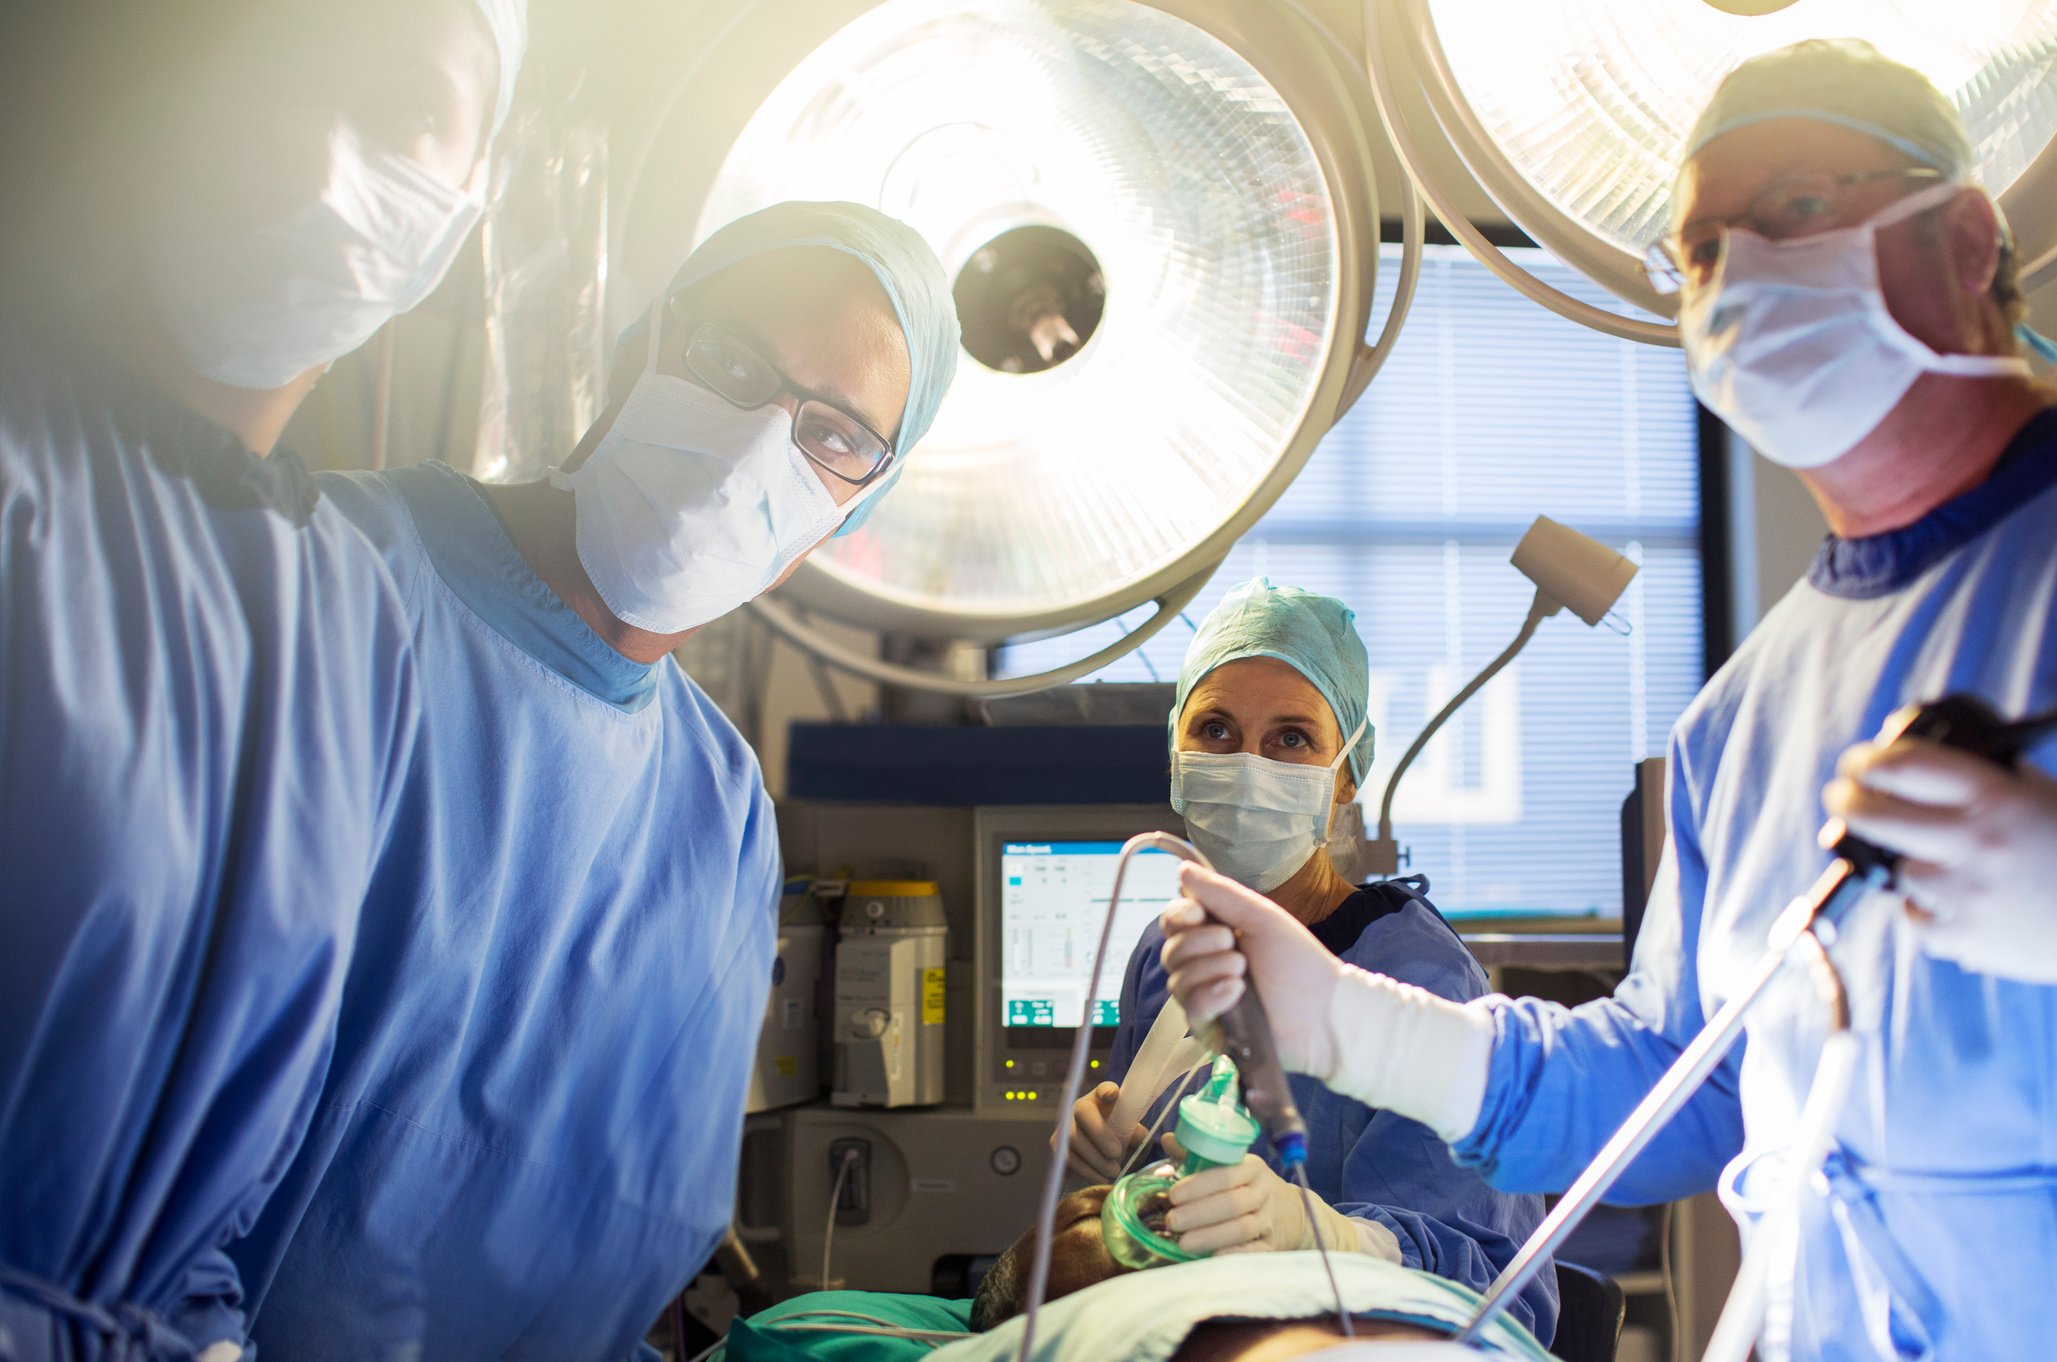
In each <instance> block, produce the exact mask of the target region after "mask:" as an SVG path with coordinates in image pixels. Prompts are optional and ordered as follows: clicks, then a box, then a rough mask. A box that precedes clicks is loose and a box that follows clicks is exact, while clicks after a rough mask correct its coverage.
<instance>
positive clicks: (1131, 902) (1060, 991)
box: [1000, 841, 1179, 1030]
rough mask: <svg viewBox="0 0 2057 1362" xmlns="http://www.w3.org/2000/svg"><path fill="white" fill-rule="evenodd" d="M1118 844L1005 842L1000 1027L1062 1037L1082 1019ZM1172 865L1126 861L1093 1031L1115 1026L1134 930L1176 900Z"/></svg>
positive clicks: (1172, 861) (1159, 857)
mask: <svg viewBox="0 0 2057 1362" xmlns="http://www.w3.org/2000/svg"><path fill="white" fill-rule="evenodd" d="M1121 845H1122V844H1121V843H1120V842H1083V841H1081V842H1014V841H1010V842H1005V843H1003V844H1002V845H1001V854H1000V1022H1001V1025H1003V1026H1007V1027H1024V1028H1034V1029H1055V1028H1063V1029H1066V1030H1069V1029H1072V1028H1075V1027H1077V1026H1078V1025H1079V1023H1080V1021H1081V1019H1082V1018H1083V1017H1084V1015H1085V1004H1086V975H1087V973H1088V972H1089V971H1090V970H1091V969H1092V967H1093V947H1094V946H1095V945H1096V944H1097V943H1098V942H1099V939H1100V924H1101V922H1102V921H1103V920H1104V919H1105V918H1106V916H1107V898H1108V895H1109V894H1110V893H1112V892H1113V889H1114V867H1115V863H1116V862H1117V861H1118V860H1119V859H1120V858H1121ZM1178 866H1179V859H1178V857H1176V856H1173V855H1171V854H1170V853H1168V852H1163V851H1142V852H1138V853H1137V854H1136V855H1135V856H1133V857H1131V858H1130V860H1129V867H1128V877H1127V879H1126V880H1125V881H1124V883H1123V885H1122V891H1121V906H1120V908H1118V909H1117V910H1116V911H1115V918H1114V935H1113V936H1112V938H1111V939H1110V940H1109V942H1108V946H1107V962H1106V964H1105V965H1103V966H1102V967H1101V970H1100V987H1099V989H1098V991H1097V993H1096V994H1095V996H1094V998H1093V1000H1092V1001H1093V1009H1092V1024H1093V1025H1095V1026H1113V1025H1114V1024H1115V1023H1117V1022H1118V1021H1120V1020H1121V1017H1120V998H1121V979H1122V975H1123V973H1124V972H1125V971H1126V969H1127V968H1128V960H1129V956H1130V955H1131V954H1132V953H1133V952H1134V951H1135V947H1136V942H1137V940H1139V939H1140V938H1141V936H1142V934H1143V929H1144V928H1145V927H1147V926H1149V924H1150V923H1151V921H1152V920H1153V919H1155V918H1156V916H1157V915H1158V914H1159V913H1161V912H1163V911H1164V905H1165V904H1166V903H1168V902H1169V901H1170V900H1171V899H1172V898H1174V897H1175V896H1176V895H1177V893H1178Z"/></svg>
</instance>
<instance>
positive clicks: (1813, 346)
mask: <svg viewBox="0 0 2057 1362" xmlns="http://www.w3.org/2000/svg"><path fill="white" fill-rule="evenodd" d="M1960 189H1961V186H1959V185H1955V184H1941V185H1937V186H1935V187H1934V188H1932V189H1925V190H1922V191H1921V192H1920V193H1917V194H1910V195H1908V196H1907V197H1906V198H1904V199H1902V200H1900V201H1899V202H1898V203H1895V204H1893V205H1891V206H1890V207H1888V208H1886V209H1885V210H1884V211H1883V212H1881V213H1879V214H1877V215H1876V216H1874V217H1872V218H1871V219H1869V220H1868V221H1866V222H1862V223H1859V224H1858V225H1857V226H1855V227H1847V228H1842V229H1840V230H1837V231H1832V232H1819V233H1816V234H1815V235H1813V236H1804V237H1795V238H1793V239H1790V240H1786V241H1770V240H1767V239H1766V238H1764V237H1762V236H1759V235H1758V234H1757V233H1755V232H1751V231H1747V230H1743V229H1740V228H1738V229H1732V230H1731V231H1730V232H1729V234H1728V250H1727V254H1726V256H1725V258H1724V259H1723V261H1722V265H1721V270H1720V273H1719V274H1718V275H1717V276H1716V277H1715V278H1714V279H1713V280H1711V281H1710V282H1709V283H1708V284H1707V286H1706V287H1705V288H1703V289H1701V290H1699V292H1698V293H1697V294H1696V295H1695V296H1694V297H1692V298H1690V299H1688V300H1687V302H1686V303H1685V305H1684V306H1683V307H1682V308H1681V309H1680V311H1679V319H1678V321H1679V332H1680V335H1681V337H1682V338H1683V339H1684V341H1685V347H1686V357H1687V360H1688V362H1689V364H1690V367H1691V370H1692V376H1693V391H1694V392H1696V393H1698V394H1699V396H1700V400H1701V401H1702V402H1705V403H1706V404H1707V405H1708V406H1709V407H1710V408H1712V409H1713V411H1714V412H1715V414H1716V415H1718V416H1720V417H1721V419H1722V420H1724V421H1726V422H1728V424H1729V425H1730V426H1731V427H1733V428H1734V429H1735V432H1736V434H1738V435H1740V436H1742V437H1743V438H1744V439H1745V440H1747V441H1749V442H1750V444H1751V445H1752V446H1753V447H1755V448H1756V449H1757V450H1759V451H1760V452H1761V453H1763V455H1764V456H1765V457H1766V458H1768V459H1770V460H1771V461H1772V462H1774V463H1779V464H1783V465H1785V466H1786V467H1788V468H1819V467H1821V466H1822V465H1823V464H1825V463H1829V462H1831V461H1833V460H1835V459H1838V458H1841V457H1842V456H1843V455H1844V454H1847V453H1848V452H1849V451H1850V449H1851V448H1852V447H1853V446H1854V445H1856V443H1857V442H1858V441H1859V440H1862V439H1863V438H1864V437H1865V436H1866V435H1869V434H1870V433H1871V432H1872V431H1873V430H1874V429H1876V428H1877V426H1878V423H1879V422H1880V421H1883V420H1884V419H1885V418H1886V414H1887V413H1888V412H1890V411H1892V409H1893V408H1894V407H1895V406H1897V405H1898V404H1899V401H1900V399H1901V398H1902V397H1904V396H1906V394H1907V390H1908V389H1909V388H1911V387H1913V386H1914V381H1915V380H1916V379H1918V378H1920V377H1921V376H1922V374H1924V373H1940V374H1958V375H1964V376H1968V377H1973V378H1999V377H2006V376H2010V375H2016V374H2019V375H2024V376H2025V375H2027V373H2028V372H2029V369H2028V362H2027V361H2026V360H2023V359H2018V358H2015V357H2013V356H2007V355H1943V354H1938V353H1936V352H1935V351H1934V350H1931V349H1930V348H1929V347H1928V346H1926V345H1924V344H1923V343H1922V342H1921V341H1919V340H1917V339H1916V338H1915V337H1914V336H1913V335H1911V334H1910V333H1909V332H1908V331H1907V329H1906V328H1905V327H1903V326H1901V325H1900V323H1899V322H1897V321H1895V320H1894V319H1893V314H1892V312H1891V311H1890V310H1888V308H1887V307H1886V299H1885V294H1884V292H1883V290H1882V288H1881V286H1880V283H1879V273H1878V231H1879V229H1880V228H1882V227H1888V226H1891V225H1892V224H1893V223H1896V222H1901V221H1904V220H1905V219H1907V218H1910V217H1912V216H1914V215H1915V214H1916V213H1920V212H1923V211H1926V210H1927V209H1930V208H1934V207H1936V206H1937V205H1939V204H1943V203H1948V202H1949V201H1950V199H1951V198H1952V197H1954V196H1955V195H1956V194H1957V193H1958V192H1959V190H1960Z"/></svg>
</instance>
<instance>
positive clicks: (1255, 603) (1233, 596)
mask: <svg viewBox="0 0 2057 1362" xmlns="http://www.w3.org/2000/svg"><path fill="white" fill-rule="evenodd" d="M1356 621H1357V615H1356V613H1355V612H1354V611H1352V610H1351V609H1350V607H1349V606H1347V605H1344V604H1343V603H1342V602H1341V601H1339V600H1337V599H1336V598H1335V597H1333V596H1322V595H1318V594H1317V593H1315V592H1312V591H1302V590H1301V589H1300V588H1298V587H1294V586H1273V585H1272V584H1271V580H1270V579H1269V578H1267V577H1256V578H1252V579H1251V580H1250V581H1247V582H1245V583H1243V584H1242V585H1241V586H1238V587H1235V588H1233V589H1232V590H1231V591H1230V592H1229V593H1228V595H1226V596H1224V597H1223V598H1222V601H1221V604H1220V605H1217V606H1215V607H1214V610H1213V612H1212V613H1211V614H1209V615H1208V616H1207V618H1206V619H1204V620H1202V621H1200V632H1199V633H1198V634H1196V635H1195V636H1194V638H1193V646H1192V647H1190V648H1188V649H1186V661H1185V665H1184V666H1182V667H1180V668H1179V674H1178V694H1177V696H1176V698H1175V699H1174V700H1173V701H1172V705H1171V719H1170V723H1169V727H1168V735H1169V738H1170V742H1171V746H1172V747H1173V748H1174V749H1175V748H1177V746H1178V730H1179V719H1180V717H1181V716H1183V715H1184V714H1185V712H1186V699H1187V697H1188V696H1190V695H1191V694H1192V693H1193V687H1195V686H1197V685H1199V684H1200V682H1201V681H1202V680H1203V679H1205V678H1206V676H1207V674H1208V673H1209V672H1211V671H1213V670H1214V669H1215V668H1216V667H1219V666H1221V665H1222V664H1223V663H1226V662H1234V661H1236V660H1238V659H1239V658H1245V657H1273V658H1277V659H1278V660H1279V661H1281V662H1283V663H1285V664H1286V665H1287V666H1289V667H1291V668H1292V669H1293V670H1294V671H1297V672H1299V673H1300V675H1302V676H1304V677H1306V678H1307V679H1308V680H1309V681H1310V682H1312V683H1313V685H1314V688H1315V689H1316V690H1318V691H1320V692H1321V698H1322V699H1324V700H1326V701H1328V707H1329V708H1330V709H1331V710H1333V711H1334V712H1335V716H1336V723H1337V725H1338V726H1339V727H1340V728H1341V729H1342V736H1343V737H1344V738H1348V737H1349V736H1350V735H1351V734H1352V733H1354V732H1356V731H1357V725H1359V724H1361V723H1364V713H1365V706H1366V705H1367V704H1368V703H1369V701H1370V697H1371V658H1370V656H1369V655H1368V654H1367V653H1366V652H1365V650H1364V640H1363V639H1362V638H1360V637H1358V635H1357V623H1356ZM1377 736H1378V735H1377V734H1376V733H1375V732H1374V731H1373V730H1372V727H1371V725H1369V724H1365V727H1364V736H1363V737H1361V738H1359V739H1358V740H1357V745H1356V746H1355V747H1353V748H1351V749H1350V771H1351V774H1352V775H1353V776H1354V777H1355V778H1356V781H1357V783H1358V784H1359V785H1362V784H1363V783H1364V780H1365V777H1366V776H1367V775H1369V774H1370V773H1371V754H1372V746H1373V740H1374V739H1375V738H1376V737H1377Z"/></svg>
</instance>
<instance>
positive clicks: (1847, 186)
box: [1643, 166, 1945, 294]
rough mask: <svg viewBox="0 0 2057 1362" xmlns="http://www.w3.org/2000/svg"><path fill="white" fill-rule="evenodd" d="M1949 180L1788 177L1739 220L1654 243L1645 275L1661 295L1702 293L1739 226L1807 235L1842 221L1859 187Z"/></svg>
mask: <svg viewBox="0 0 2057 1362" xmlns="http://www.w3.org/2000/svg"><path fill="white" fill-rule="evenodd" d="M1944 178H1945V176H1944V175H1943V172H1942V171H1940V170H1936V169H1934V168H1933V167H1931V166H1900V167H1898V168H1896V169H1893V170H1867V171H1860V172H1858V173H1857V174H1854V175H1837V174H1835V173H1833V172H1831V171H1826V170H1822V171H1809V172H1807V173H1805V174H1801V175H1789V176H1787V177H1786V178H1785V179H1782V180H1779V181H1777V182H1776V183H1774V184H1771V185H1769V186H1767V187H1766V188H1765V189H1764V190H1763V192H1761V193H1760V194H1758V195H1757V197H1756V198H1754V199H1751V200H1750V206H1749V207H1748V208H1746V209H1744V210H1743V212H1742V214H1741V215H1740V216H1738V217H1734V218H1723V219H1709V220H1707V221H1705V222H1696V223H1693V224H1692V225H1690V226H1689V227H1687V228H1686V229H1685V230H1684V231H1683V232H1678V233H1674V234H1672V235H1669V236H1663V237H1659V238H1658V239H1657V240H1656V241H1653V242H1651V243H1650V248H1649V249H1648V250H1646V251H1644V252H1643V273H1644V275H1645V276H1646V277H1647V278H1648V279H1649V281H1650V287H1652V288H1654V289H1656V290H1657V291H1658V292H1659V293H1667V294H1669V293H1677V292H1678V291H1679V290H1681V289H1684V288H1699V287H1700V286H1701V285H1703V284H1705V283H1706V282H1707V281H1708V280H1710V279H1712V278H1713V277H1714V276H1715V274H1716V272H1718V271H1719V270H1720V268H1721V262H1722V259H1723V258H1724V257H1725V256H1726V255H1727V254H1728V234H1729V231H1730V230H1731V229H1732V228H1734V227H1737V226H1742V227H1748V228H1749V229H1750V230H1751V231H1754V232H1756V233H1757V234H1758V235H1759V236H1761V237H1764V238H1766V239H1767V240H1771V241H1784V240H1787V239H1789V238H1791V237H1801V236H1806V235H1808V234H1809V233H1812V232H1819V231H1823V230H1825V229H1827V228H1830V227H1833V226H1835V225H1836V224H1837V223H1839V222H1841V221H1842V220H1843V208H1844V202H1845V200H1846V199H1847V198H1848V196H1849V192H1850V191H1851V190H1852V189H1854V188H1856V187H1857V186H1858V185H1862V184H1873V183H1876V182H1877V181H1879V180H1891V179H1907V180H1941V179H1944Z"/></svg>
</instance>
